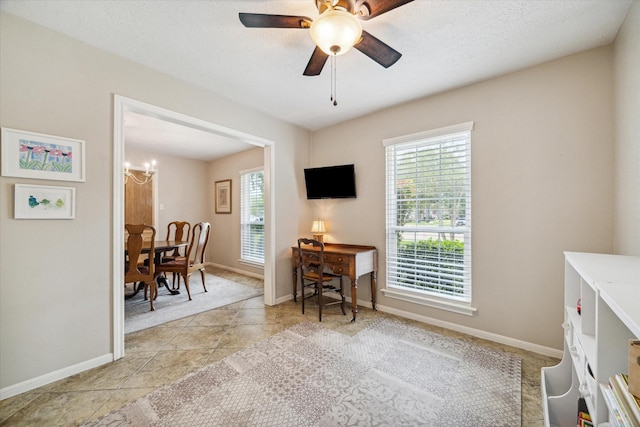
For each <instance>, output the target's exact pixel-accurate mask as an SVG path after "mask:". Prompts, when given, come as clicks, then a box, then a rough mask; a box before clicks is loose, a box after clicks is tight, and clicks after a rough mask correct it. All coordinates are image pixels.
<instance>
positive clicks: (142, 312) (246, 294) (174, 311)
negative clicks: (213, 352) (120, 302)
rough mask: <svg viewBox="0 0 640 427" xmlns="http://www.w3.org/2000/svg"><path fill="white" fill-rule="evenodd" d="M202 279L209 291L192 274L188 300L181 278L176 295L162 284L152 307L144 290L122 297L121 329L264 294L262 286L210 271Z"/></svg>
mask: <svg viewBox="0 0 640 427" xmlns="http://www.w3.org/2000/svg"><path fill="white" fill-rule="evenodd" d="M205 280H206V282H207V291H208V292H205V291H204V288H203V287H202V279H201V278H200V274H199V273H194V274H192V275H191V279H190V280H189V290H190V291H191V298H192V300H191V301H189V297H187V291H186V289H185V287H184V281H182V280H181V281H180V294H178V295H171V294H169V291H167V289H166V288H164V287H161V288H160V290H159V292H158V298H157V299H156V300H155V301H154V302H153V305H154V307H155V311H149V300H146V301H145V299H144V292H143V291H139V292H138V294H137V295H136V296H134V297H133V298H131V299H125V301H124V333H125V334H129V333H131V332H136V331H140V330H142V329H147V328H150V327H152V326H157V325H161V324H163V323H167V322H172V321H174V320H178V319H182V318H184V317H187V316H193V315H194V314H198V313H202V312H204V311H207V310H213V309H214V308H218V307H222V306H225V305H229V304H233V303H234V302H239V301H244V300H246V299H249V298H253V297H255V296H258V295H263V294H264V288H252V287H251V286H246V285H243V284H241V283H236V282H232V281H231V280H227V279H224V278H222V277H218V276H216V275H213V274H211V273H205ZM130 291H131V289H127V290H126V291H125V292H126V293H128V292H130Z"/></svg>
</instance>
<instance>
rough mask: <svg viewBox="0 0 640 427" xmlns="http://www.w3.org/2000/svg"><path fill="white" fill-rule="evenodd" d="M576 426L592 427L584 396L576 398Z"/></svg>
mask: <svg viewBox="0 0 640 427" xmlns="http://www.w3.org/2000/svg"><path fill="white" fill-rule="evenodd" d="M578 427H593V422H592V421H591V415H589V408H588V407H587V402H586V401H585V400H584V397H580V398H579V399H578Z"/></svg>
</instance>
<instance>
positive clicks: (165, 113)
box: [111, 95, 276, 360]
mask: <svg viewBox="0 0 640 427" xmlns="http://www.w3.org/2000/svg"><path fill="white" fill-rule="evenodd" d="M125 111H134V112H136V113H140V114H145V115H151V116H154V117H157V118H160V119H162V120H166V121H170V122H173V123H177V124H180V125H183V126H189V127H192V128H196V129H200V130H203V131H205V132H210V133H215V134H218V135H222V136H225V137H227V138H233V139H237V140H239V141H242V142H243V143H248V144H252V145H255V146H258V147H263V148H264V174H265V200H266V202H265V263H264V302H265V304H267V305H274V304H275V303H276V298H275V294H276V290H275V265H274V263H275V259H274V256H273V254H274V253H275V239H274V238H273V236H275V235H276V234H275V215H274V208H275V203H274V194H275V192H274V185H273V183H274V180H273V179H272V172H273V171H274V170H275V169H274V165H275V143H274V141H271V140H269V139H265V138H261V137H258V136H255V135H250V134H247V133H244V132H240V131H238V130H235V129H231V128H227V127H224V126H220V125H217V124H214V123H210V122H207V121H204V120H200V119H197V118H195V117H191V116H187V115H184V114H181V113H177V112H175V111H171V110H167V109H164V108H161V107H157V106H154V105H151V104H146V103H144V102H140V101H136V100H134V99H130V98H126V97H124V96H120V95H114V100H113V214H112V215H113V216H112V230H111V235H112V248H113V252H112V265H113V270H112V277H113V279H112V284H113V359H114V360H117V359H120V358H121V357H123V356H124V286H123V283H122V280H123V279H122V272H123V271H124V258H123V256H122V254H123V252H124V233H122V230H123V229H124V161H125V160H124V146H125V142H124V113H125Z"/></svg>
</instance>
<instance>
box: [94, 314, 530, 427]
mask: <svg viewBox="0 0 640 427" xmlns="http://www.w3.org/2000/svg"><path fill="white" fill-rule="evenodd" d="M319 362H322V365H321V366H318V365H317V364H318V363H319ZM520 378H521V371H520V359H519V358H517V357H514V356H512V355H509V354H506V353H500V352H495V351H493V350H489V349H486V348H484V347H480V346H477V345H474V344H470V343H466V342H463V341H460V340H456V339H453V338H449V337H444V336H442V335H439V334H436V333H432V332H427V331H424V330H422V329H420V328H416V327H412V326H409V325H406V324H403V323H399V322H395V321H392V320H388V319H379V320H376V321H374V322H373V323H372V324H371V325H370V326H368V327H367V328H365V329H364V330H363V331H361V332H360V333H358V334H356V335H355V336H353V337H350V336H347V335H344V334H341V333H338V332H335V331H332V330H328V329H324V328H323V327H322V326H321V324H319V323H301V324H299V325H296V326H294V327H292V328H290V329H288V330H286V331H283V332H281V333H278V334H277V335H274V336H273V337H271V338H269V339H268V340H265V341H262V342H260V343H257V344H255V345H253V346H251V347H249V348H247V349H245V350H242V351H239V352H237V353H235V354H233V355H231V356H228V357H227V358H225V359H223V360H221V361H219V362H217V363H215V364H213V365H210V366H208V367H206V368H203V369H201V370H199V371H197V372H195V373H193V374H190V375H188V376H186V377H184V378H182V379H180V380H179V381H177V382H175V383H174V384H171V385H169V386H166V387H164V388H161V389H159V390H156V391H155V392H153V393H150V394H149V395H147V396H145V397H142V398H140V399H138V400H136V401H135V402H133V403H131V404H129V405H127V406H125V407H123V408H121V409H119V410H117V411H113V412H111V413H110V414H107V415H105V416H104V417H102V418H101V419H99V420H98V421H96V422H95V423H92V424H87V425H91V426H107V425H108V426H119V425H132V426H133V425H135V426H347V425H348V426H456V427H460V426H474V427H478V426H491V427H496V426H509V427H513V426H519V425H520V417H521V415H520V414H521V402H520Z"/></svg>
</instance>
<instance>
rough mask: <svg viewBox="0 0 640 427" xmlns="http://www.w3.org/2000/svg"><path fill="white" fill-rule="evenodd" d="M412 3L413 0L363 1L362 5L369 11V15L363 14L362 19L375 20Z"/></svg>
mask: <svg viewBox="0 0 640 427" xmlns="http://www.w3.org/2000/svg"><path fill="white" fill-rule="evenodd" d="M412 1H413V0H364V1H362V5H363V6H365V7H366V8H367V9H369V15H366V14H363V15H362V16H361V18H362V19H364V20H365V21H366V20H367V19H371V18H375V17H376V16H379V15H382V14H383V13H387V12H389V11H390V10H393V9H395V8H397V7H400V6H403V5H405V4H407V3H411V2H412ZM360 7H362V6H360Z"/></svg>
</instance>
